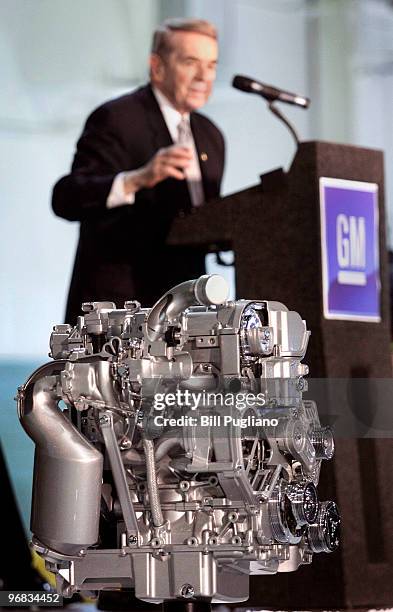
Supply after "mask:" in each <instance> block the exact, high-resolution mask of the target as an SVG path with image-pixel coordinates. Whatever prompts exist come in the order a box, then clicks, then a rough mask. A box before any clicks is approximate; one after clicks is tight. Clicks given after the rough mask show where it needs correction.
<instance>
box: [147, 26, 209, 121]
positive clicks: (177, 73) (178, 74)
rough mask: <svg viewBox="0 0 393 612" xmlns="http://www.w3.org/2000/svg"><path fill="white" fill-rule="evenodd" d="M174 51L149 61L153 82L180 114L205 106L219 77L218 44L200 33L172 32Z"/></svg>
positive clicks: (153, 57)
mask: <svg viewBox="0 0 393 612" xmlns="http://www.w3.org/2000/svg"><path fill="white" fill-rule="evenodd" d="M170 45H171V50H170V51H169V52H168V54H166V55H165V56H164V57H160V56H158V55H155V54H153V55H152V56H151V60H150V66H151V77H152V83H153V85H155V86H156V87H157V88H158V89H160V90H161V91H162V93H163V94H164V95H165V96H166V97H167V98H168V100H169V101H170V102H171V103H172V104H173V106H174V107H175V108H176V110H178V111H179V112H180V113H189V112H191V111H194V110H197V109H198V108H200V107H201V106H203V105H204V104H205V103H206V101H207V99H208V97H209V96H210V93H211V91H212V87H213V81H214V79H215V78H216V67H217V55H218V45H217V41H216V40H214V39H213V38H210V36H205V35H204V34H199V33H197V32H172V33H171V35H170Z"/></svg>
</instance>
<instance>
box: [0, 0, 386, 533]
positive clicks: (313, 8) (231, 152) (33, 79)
mask: <svg viewBox="0 0 393 612" xmlns="http://www.w3.org/2000/svg"><path fill="white" fill-rule="evenodd" d="M170 16H190V17H191V16H192V17H201V18H206V19H209V20H211V21H213V22H214V23H215V24H216V26H217V27H218V30H219V34H220V61H219V69H218V78H217V83H216V86H215V90H214V94H213V96H212V98H211V101H210V102H209V104H208V105H207V106H206V107H205V108H204V110H203V112H205V113H206V114H208V115H209V116H210V117H211V118H212V119H213V120H214V121H215V122H216V123H217V124H218V125H219V126H220V127H221V129H222V130H223V132H224V134H225V136H226V141H227V165H226V171H225V177H224V189H223V194H224V195H225V194H228V193H231V192H234V191H238V190H240V189H243V188H245V187H247V186H249V185H252V184H255V183H257V182H258V181H259V175H260V174H262V173H263V172H266V171H268V170H270V169H273V168H276V167H280V166H283V167H284V168H285V169H287V168H288V166H289V165H290V163H291V160H292V158H293V155H294V152H295V147H294V143H293V140H292V138H291V136H290V134H289V132H288V131H287V130H286V129H285V127H284V126H283V125H282V124H281V123H279V122H278V121H277V119H275V118H274V117H273V115H272V114H271V113H269V112H268V110H267V108H266V105H265V103H264V102H263V101H262V100H261V99H260V98H259V97H256V96H246V95H244V94H242V93H241V92H239V91H236V90H234V89H233V88H232V87H231V80H232V77H233V75H234V74H236V73H241V74H245V75H248V76H252V77H254V78H256V79H258V80H261V81H263V82H265V83H269V84H272V85H275V86H277V87H280V88H283V89H287V90H289V91H293V92H297V93H299V94H304V95H307V96H309V97H310V98H311V100H312V104H311V107H310V108H309V109H308V110H307V111H304V110H302V109H296V108H291V107H286V108H285V109H284V112H285V113H286V114H287V116H288V117H289V118H290V120H291V121H293V123H294V125H295V126H296V127H297V128H298V131H299V133H300V136H301V139H302V140H326V141H334V142H338V143H345V144H352V145H359V146H363V147H371V148H377V149H382V150H383V151H384V154H385V176H386V186H385V187H386V193H385V196H386V209H387V214H388V244H389V246H390V247H391V248H393V176H392V168H393V104H392V102H393V2H392V0H214V1H212V0H210V1H209V0H144V2H140V1H139V0H83V2H80V1H79V0H67V2H64V0H2V1H1V3H0V29H1V37H0V45H1V46H0V54H1V58H2V62H1V64H2V70H1V91H2V93H1V97H0V131H1V150H0V169H1V170H0V172H1V191H2V210H3V213H2V236H1V242H0V249H1V266H0V270H1V292H0V296H1V298H0V299H1V303H0V308H1V312H0V316H1V321H2V324H3V328H2V342H1V355H0V376H1V383H0V401H1V411H0V419H1V421H0V425H1V438H2V445H3V451H4V452H5V455H6V460H7V464H8V468H9V471H10V473H11V476H12V482H13V486H14V489H15V492H16V495H17V499H18V502H19V507H20V510H21V513H22V516H23V520H24V524H25V527H26V529H28V516H29V513H30V489H31V475H32V457H33V444H32V442H31V441H30V439H29V438H28V437H27V436H26V435H25V433H24V432H23V431H22V429H21V427H20V425H19V422H18V419H17V416H16V410H15V402H14V401H13V397H14V395H15V392H16V388H17V386H18V385H19V384H22V383H23V382H24V380H25V379H26V377H27V375H28V374H30V373H31V371H32V370H33V369H34V368H35V367H36V366H38V365H40V364H42V363H44V362H45V361H46V360H48V357H47V353H48V339H49V334H50V331H51V329H52V326H53V325H54V324H55V323H60V322H62V321H63V314H64V306H65V299H66V294H67V290H68V284H69V279H70V274H71V266H72V263H73V258H74V252H75V246H76V240H77V233H78V224H77V223H68V222H66V221H64V220H61V219H59V218H56V217H55V216H54V214H53V213H52V211H51V209H50V197H51V189H52V186H53V184H54V183H55V181H56V180H57V179H58V178H59V177H60V176H61V175H63V174H66V173H68V171H69V167H70V163H71V160H72V156H73V151H74V146H75V142H76V139H77V137H78V135H79V134H80V132H81V129H82V126H83V123H84V121H85V119H86V117H87V115H88V114H89V113H90V111H91V110H92V109H93V108H94V107H95V106H97V105H99V104H101V103H102V102H103V101H104V100H107V99H109V98H112V97H115V96H117V95H119V94H122V93H124V92H126V91H129V90H131V89H133V88H135V87H137V86H139V85H140V84H143V83H144V82H146V80H147V58H148V53H149V46H150V40H151V34H152V31H153V30H154V28H155V26H156V25H157V24H158V23H159V22H160V21H162V20H163V19H164V18H166V17H170ZM130 240H132V236H130ZM135 297H137V296H135ZM262 297H263V296H262ZM277 297H278V299H279V296H277Z"/></svg>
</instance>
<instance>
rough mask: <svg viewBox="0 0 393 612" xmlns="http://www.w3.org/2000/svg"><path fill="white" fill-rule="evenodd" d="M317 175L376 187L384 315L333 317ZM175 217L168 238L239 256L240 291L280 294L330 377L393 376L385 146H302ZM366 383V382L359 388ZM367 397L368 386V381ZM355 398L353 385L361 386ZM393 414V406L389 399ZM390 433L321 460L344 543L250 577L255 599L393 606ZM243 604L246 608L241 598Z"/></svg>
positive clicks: (298, 605)
mask: <svg viewBox="0 0 393 612" xmlns="http://www.w3.org/2000/svg"><path fill="white" fill-rule="evenodd" d="M320 177H328V178H329V177H332V178H335V179H343V180H350V181H361V182H365V183H375V184H376V185H378V206H377V208H378V215H379V233H378V236H377V243H379V266H380V294H379V300H380V321H377V322H376V321H372V322H368V321H363V320H336V319H330V318H326V317H325V316H324V297H323V279H322V277H323V266H324V261H323V259H322V255H321V239H322V238H323V235H322V234H323V230H322V229H321V213H320V204H319V201H320V191H319V189H320ZM193 212H194V214H191V215H189V216H187V217H184V218H178V219H176V220H175V221H174V223H173V226H172V228H171V231H170V234H169V236H168V243H169V244H171V245H182V246H185V245H189V246H191V245H194V246H198V247H201V246H202V247H204V248H205V249H206V252H207V253H208V252H212V251H217V250H228V249H231V250H233V251H234V253H235V274H236V291H237V297H238V298H247V299H248V298H250V299H258V300H260V299H267V300H276V301H280V302H283V303H284V304H285V305H286V306H287V307H288V308H289V309H290V310H296V311H297V312H299V313H300V314H301V316H302V317H303V318H304V319H305V320H306V321H307V327H308V329H310V330H311V339H310V343H309V349H308V352H307V354H306V358H305V360H304V361H305V363H307V364H308V365H309V366H310V376H311V377H312V378H321V379H336V378H337V379H361V381H362V384H363V385H366V387H367V381H372V380H373V379H391V377H392V366H391V356H390V312H389V310H390V305H389V288H388V262H387V252H386V244H385V231H386V227H385V214H384V179H383V154H382V152H381V151H375V150H370V149H365V148H360V147H354V146H346V145H338V144H333V143H326V142H304V143H301V144H300V146H299V148H298V151H297V154H296V156H295V158H294V160H293V163H292V165H291V168H290V169H289V171H288V172H287V173H285V172H283V170H282V169H278V170H275V171H273V172H270V173H267V174H265V175H263V176H262V177H261V183H260V184H259V185H256V186H253V187H250V188H249V189H245V190H244V191H241V192H239V193H235V194H232V195H229V196H227V197H225V198H222V199H220V200H217V201H213V202H210V203H208V204H206V205H205V206H204V207H203V208H201V209H198V210H195V211H193ZM360 388H362V387H360ZM365 393H366V394H367V389H366V390H365ZM355 398H356V394H355ZM392 414H393V405H392ZM392 466H393V440H392V439H391V438H387V437H385V438H383V439H381V438H379V439H378V437H377V436H373V437H369V436H367V432H366V433H364V432H363V433H362V436H361V437H358V438H355V437H353V436H349V437H346V436H345V435H344V436H340V438H339V439H336V453H335V457H334V459H333V460H332V461H331V462H328V463H324V465H323V466H322V470H321V482H320V485H319V487H318V491H319V495H320V499H321V500H323V499H332V500H334V501H336V502H337V503H338V506H339V509H340V513H341V518H342V542H341V547H340V549H339V551H336V552H335V553H332V554H320V555H314V559H313V562H312V565H311V566H301V567H300V568H299V569H298V571H296V572H293V573H288V574H283V573H282V574H276V575H274V576H271V577H270V576H269V577H262V576H258V577H256V576H255V577H251V582H250V599H249V601H248V602H247V604H246V605H245V604H243V606H245V607H246V608H249V607H253V608H258V607H260V608H264V609H266V608H278V609H281V610H283V609H287V610H291V609H292V610H293V609H307V610H310V609H312V608H315V609H324V610H326V609H333V608H347V609H349V608H355V607H356V608H362V607H363V608H367V607H368V608H376V607H384V606H385V607H386V606H389V607H390V606H391V605H392V604H393V486H392V479H391V476H390V475H391V469H392ZM237 607H239V606H237Z"/></svg>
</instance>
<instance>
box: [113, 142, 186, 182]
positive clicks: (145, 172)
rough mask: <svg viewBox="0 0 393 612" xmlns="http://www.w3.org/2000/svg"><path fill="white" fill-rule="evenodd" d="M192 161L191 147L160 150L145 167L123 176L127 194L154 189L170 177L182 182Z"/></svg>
mask: <svg viewBox="0 0 393 612" xmlns="http://www.w3.org/2000/svg"><path fill="white" fill-rule="evenodd" d="M191 159H192V152H191V149H190V148H189V147H183V146H180V145H172V146H170V147H165V148H164V149H159V150H158V151H157V153H156V154H155V155H154V156H153V157H152V158H151V160H150V161H149V162H148V163H147V164H146V165H145V166H142V167H141V168H138V170H131V171H130V172H125V173H124V174H123V180H124V189H125V191H126V193H130V192H132V193H136V192H137V191H138V190H139V189H143V188H146V187H147V188H149V187H154V186H155V185H157V183H160V182H161V181H163V180H164V179H166V178H169V177H172V178H175V179H178V180H179V181H181V180H183V179H184V170H185V169H186V168H187V167H188V166H189V164H190V161H191Z"/></svg>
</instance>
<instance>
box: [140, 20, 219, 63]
mask: <svg viewBox="0 0 393 612" xmlns="http://www.w3.org/2000/svg"><path fill="white" fill-rule="evenodd" d="M173 32H196V33H197V34H204V35H205V36H209V37H210V38H213V39H214V40H217V38H218V36H217V29H216V27H215V26H214V25H213V24H212V23H210V21H206V20H205V19H186V18H181V17H173V18H170V19H166V20H165V21H163V22H162V23H161V24H160V25H159V26H158V27H157V28H156V30H155V32H154V34H153V43H152V48H151V52H152V53H155V54H156V55H160V56H161V57H163V56H164V55H167V54H168V53H169V52H170V51H171V35H172V34H173Z"/></svg>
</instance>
